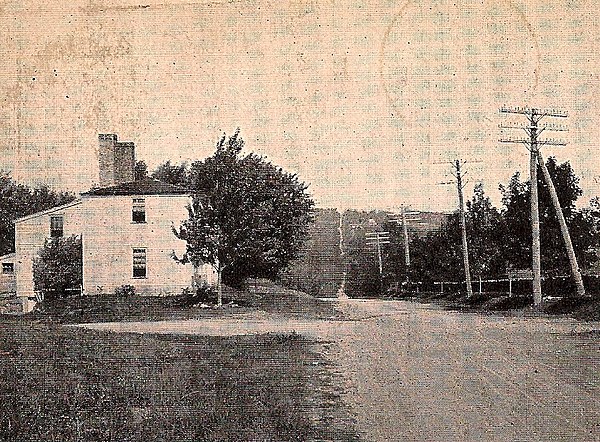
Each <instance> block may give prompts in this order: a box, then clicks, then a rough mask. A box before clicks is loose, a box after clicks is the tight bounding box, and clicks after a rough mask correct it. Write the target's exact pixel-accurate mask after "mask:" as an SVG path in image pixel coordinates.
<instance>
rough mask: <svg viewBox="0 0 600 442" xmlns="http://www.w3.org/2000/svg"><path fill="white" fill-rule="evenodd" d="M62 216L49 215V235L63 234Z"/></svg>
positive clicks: (55, 236) (52, 236)
mask: <svg viewBox="0 0 600 442" xmlns="http://www.w3.org/2000/svg"><path fill="white" fill-rule="evenodd" d="M63 224H64V221H63V217H62V216H51V217H50V237H51V238H60V237H62V236H63Z"/></svg>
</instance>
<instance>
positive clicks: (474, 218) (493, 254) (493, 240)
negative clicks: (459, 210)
mask: <svg viewBox="0 0 600 442" xmlns="http://www.w3.org/2000/svg"><path fill="white" fill-rule="evenodd" d="M466 218H467V238H468V242H469V243H468V248H469V257H470V258H471V260H470V263H471V271H472V273H473V274H474V275H480V276H492V275H493V276H497V275H500V274H502V273H504V271H505V270H506V266H505V263H504V262H503V258H502V255H501V244H502V237H501V236H500V235H499V231H498V227H499V225H500V212H499V211H498V209H496V208H495V207H494V206H493V204H492V202H491V200H490V198H489V197H488V196H486V194H485V191H484V189H483V184H481V183H479V184H477V185H476V186H475V189H474V191H473V198H472V199H471V200H470V201H467V212H466Z"/></svg>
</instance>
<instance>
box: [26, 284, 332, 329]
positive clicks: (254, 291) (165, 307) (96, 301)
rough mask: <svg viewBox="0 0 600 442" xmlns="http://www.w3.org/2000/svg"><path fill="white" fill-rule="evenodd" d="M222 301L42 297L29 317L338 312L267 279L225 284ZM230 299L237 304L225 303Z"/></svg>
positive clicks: (63, 319)
mask: <svg viewBox="0 0 600 442" xmlns="http://www.w3.org/2000/svg"><path fill="white" fill-rule="evenodd" d="M224 302H225V303H226V305H225V307H223V308H222V309H218V310H216V309H210V308H200V307H193V306H191V305H189V302H187V299H186V298H185V297H183V296H166V297H155V296H138V295H133V296H116V295H112V294H107V295H93V296H83V297H71V298H66V299H57V300H53V301H45V302H44V303H43V304H40V309H39V310H38V311H36V312H34V313H33V314H32V315H30V317H31V318H33V319H37V320H42V321H44V322H59V323H67V324H73V323H84V322H112V321H160V320H169V319H202V318H211V317H216V316H218V317H224V316H232V315H236V314H240V313H248V312H252V311H257V310H261V311H265V312H267V313H273V314H281V315H284V316H288V317H304V318H331V317H334V316H336V315H337V313H336V311H335V310H334V305H333V303H331V302H327V301H320V300H318V299H316V298H314V297H312V296H310V295H307V294H305V293H302V292H299V291H296V290H290V289H286V288H283V287H280V286H278V285H277V284H275V283H273V282H270V281H267V280H257V281H253V282H251V283H249V284H248V287H247V288H246V289H245V290H235V289H232V288H229V287H226V288H225V290H224ZM229 303H234V304H235V305H236V306H235V307H231V306H228V305H227V304H229Z"/></svg>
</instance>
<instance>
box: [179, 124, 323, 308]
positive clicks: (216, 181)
mask: <svg viewBox="0 0 600 442" xmlns="http://www.w3.org/2000/svg"><path fill="white" fill-rule="evenodd" d="M243 146H244V141H243V140H242V138H241V137H240V136H239V129H238V130H237V131H236V132H235V134H234V135H232V136H230V137H226V136H223V137H222V138H221V139H220V141H219V142H218V143H217V147H216V151H215V153H214V154H213V155H212V156H210V157H208V158H206V159H205V160H202V161H195V162H194V163H193V164H192V166H191V169H190V173H189V184H190V187H191V189H192V191H193V193H194V195H193V202H192V204H191V205H190V207H189V210H188V212H189V217H188V219H187V220H185V221H184V222H183V223H182V225H181V227H180V228H179V229H176V230H175V234H176V235H177V237H179V238H180V239H183V240H185V241H186V242H187V248H186V253H185V255H184V256H183V257H182V258H181V260H183V261H184V262H191V263H192V264H193V265H194V266H195V267H198V266H199V265H201V264H202V263H210V264H212V265H213V267H214V268H215V270H216V272H217V275H218V281H219V283H218V293H219V299H218V302H219V304H220V303H221V300H222V295H221V293H222V291H221V281H223V280H224V281H225V282H227V283H229V284H232V285H237V284H239V283H240V282H242V281H243V280H244V279H246V278H248V277H268V278H271V277H274V276H276V275H277V273H278V272H279V271H280V270H282V269H283V268H285V267H286V266H287V264H288V263H289V262H290V261H291V260H292V259H293V258H295V257H297V255H298V252H299V250H300V246H301V245H302V242H303V240H304V238H305V236H306V234H307V231H308V226H309V224H310V223H311V221H312V212H313V206H314V203H313V201H312V199H311V198H310V196H309V195H308V194H307V193H306V190H307V186H306V185H305V184H304V183H302V182H301V181H299V179H298V177H297V176H296V175H295V174H290V173H287V172H284V171H283V170H282V169H281V168H278V167H276V166H274V165H273V164H271V163H270V162H268V161H266V160H265V159H264V158H263V157H260V156H258V155H255V154H253V153H250V154H248V155H245V156H243V155H242V154H241V151H242V148H243Z"/></svg>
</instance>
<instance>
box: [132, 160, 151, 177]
mask: <svg viewBox="0 0 600 442" xmlns="http://www.w3.org/2000/svg"><path fill="white" fill-rule="evenodd" d="M133 174H134V179H135V180H136V181H139V180H143V179H144V178H146V177H147V176H148V166H147V165H146V162H145V161H144V160H140V161H136V162H135V168H134V171H133Z"/></svg>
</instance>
